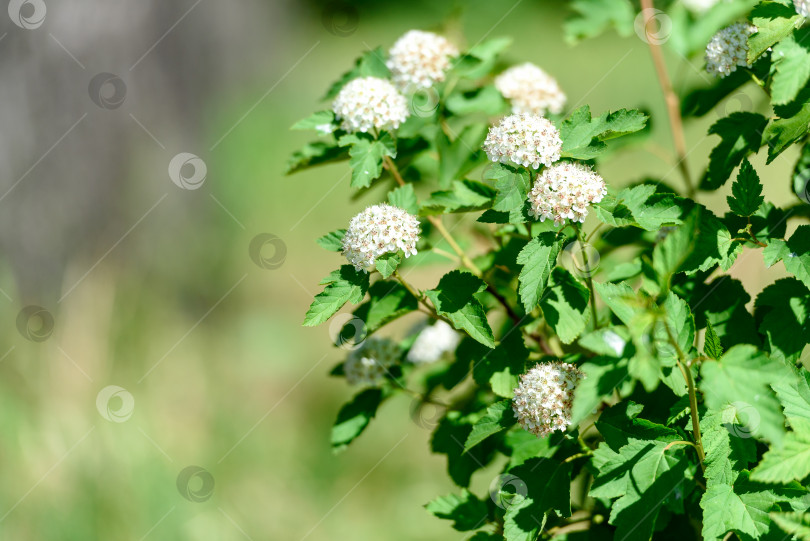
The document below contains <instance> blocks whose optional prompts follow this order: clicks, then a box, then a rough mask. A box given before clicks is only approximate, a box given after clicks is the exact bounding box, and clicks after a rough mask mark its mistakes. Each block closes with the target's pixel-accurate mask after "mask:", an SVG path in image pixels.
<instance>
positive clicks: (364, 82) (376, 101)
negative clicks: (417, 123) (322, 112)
mask: <svg viewBox="0 0 810 541" xmlns="http://www.w3.org/2000/svg"><path fill="white" fill-rule="evenodd" d="M332 110H333V111H334V112H335V118H337V119H338V120H339V121H340V127H341V128H343V129H344V130H346V131H348V132H356V131H361V132H367V131H370V130H373V129H377V130H390V129H397V128H399V125H400V124H402V123H403V122H405V119H406V118H408V115H409V114H410V112H409V111H408V101H407V100H406V99H405V96H403V95H402V94H400V93H399V92H397V89H396V88H394V85H392V84H391V83H390V82H388V81H387V80H385V79H380V78H379V77H360V78H357V79H352V80H351V81H349V82H348V83H346V84H345V85H344V86H343V88H341V89H340V92H339V93H338V95H337V97H336V98H335V101H334V102H332Z"/></svg>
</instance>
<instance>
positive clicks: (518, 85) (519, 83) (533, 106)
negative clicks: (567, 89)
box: [495, 62, 565, 115]
mask: <svg viewBox="0 0 810 541" xmlns="http://www.w3.org/2000/svg"><path fill="white" fill-rule="evenodd" d="M495 88H497V89H498V92H500V93H501V94H502V95H503V97H504V98H507V99H509V100H511V102H512V112H515V113H537V114H538V115H544V114H546V111H549V112H551V113H555V114H557V113H560V112H562V110H563V107H565V94H563V91H562V90H560V85H558V84H557V80H556V79H554V77H552V76H551V75H549V74H547V73H546V72H545V71H543V70H541V69H540V68H538V67H537V66H535V65H534V64H532V63H530V62H526V63H525V64H520V65H519V66H513V67H511V68H509V69H508V70H506V71H505V72H503V73H501V74H500V75H498V76H497V77H496V78H495Z"/></svg>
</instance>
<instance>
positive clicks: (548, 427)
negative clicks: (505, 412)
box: [512, 362, 585, 438]
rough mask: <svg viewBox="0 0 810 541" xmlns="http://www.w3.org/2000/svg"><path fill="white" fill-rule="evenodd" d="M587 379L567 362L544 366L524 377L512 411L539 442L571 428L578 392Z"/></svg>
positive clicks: (517, 390)
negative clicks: (582, 381)
mask: <svg viewBox="0 0 810 541" xmlns="http://www.w3.org/2000/svg"><path fill="white" fill-rule="evenodd" d="M584 377H585V375H584V374H583V373H582V372H580V371H579V370H578V369H577V367H576V366H574V365H572V364H568V363H563V362H554V363H541V364H538V365H537V366H535V367H534V368H532V369H531V370H529V371H528V372H526V373H525V374H523V375H522V376H521V377H520V384H519V385H518V386H517V388H516V389H515V398H514V399H513V400H512V410H513V411H514V412H515V417H517V420H518V423H520V426H522V427H523V428H524V429H525V430H527V431H529V432H531V433H532V434H534V435H535V436H537V437H538V438H543V437H545V436H548V435H549V434H551V433H552V432H554V431H555V430H559V431H563V432H564V431H565V430H567V429H568V426H569V425H570V424H571V406H572V404H573V401H574V388H575V387H576V386H577V383H578V382H579V380H581V379H582V378H584Z"/></svg>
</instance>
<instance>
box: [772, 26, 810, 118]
mask: <svg viewBox="0 0 810 541" xmlns="http://www.w3.org/2000/svg"><path fill="white" fill-rule="evenodd" d="M807 35H808V32H807V31H806V30H805V31H800V30H796V31H794V32H793V34H792V35H790V36H788V37H786V38H785V39H783V40H782V41H781V42H779V43H778V44H777V45H776V46H775V47H774V48H773V53H771V58H772V59H773V67H774V70H775V71H774V74H773V80H772V81H771V102H772V103H773V104H774V105H785V104H787V103H790V102H791V101H793V100H794V99H796V96H797V95H798V94H799V91H800V90H801V89H802V88H804V86H805V85H806V84H807V80H808V79H810V44H808V43H805V42H804V40H806V38H807Z"/></svg>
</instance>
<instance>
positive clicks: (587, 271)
mask: <svg viewBox="0 0 810 541" xmlns="http://www.w3.org/2000/svg"><path fill="white" fill-rule="evenodd" d="M574 230H575V231H576V232H577V240H578V241H579V247H580V248H581V249H582V262H583V263H585V281H586V282H587V284H588V289H589V290H590V292H591V302H590V305H591V317H592V318H593V328H594V330H596V329H598V328H599V317H598V316H597V314H596V291H595V290H594V288H593V278H591V266H590V263H589V262H588V252H587V250H586V249H585V244H586V242H585V239H584V235H583V234H582V228H581V227H580V226H579V225H574Z"/></svg>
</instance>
